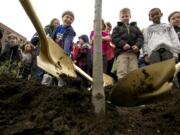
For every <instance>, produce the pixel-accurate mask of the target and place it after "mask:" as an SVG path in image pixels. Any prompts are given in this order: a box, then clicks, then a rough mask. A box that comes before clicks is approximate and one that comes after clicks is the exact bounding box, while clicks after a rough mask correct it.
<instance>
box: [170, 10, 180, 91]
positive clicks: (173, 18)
mask: <svg viewBox="0 0 180 135" xmlns="http://www.w3.org/2000/svg"><path fill="white" fill-rule="evenodd" d="M168 21H169V22H170V24H171V25H172V26H173V27H174V29H175V31H176V33H177V35H178V38H179V41H180V11H174V12H172V13H171V14H170V15H169V17H168ZM178 62H180V52H179V53H178ZM174 81H175V84H176V86H177V87H178V88H179V87H180V72H179V73H177V76H175V80H174Z"/></svg>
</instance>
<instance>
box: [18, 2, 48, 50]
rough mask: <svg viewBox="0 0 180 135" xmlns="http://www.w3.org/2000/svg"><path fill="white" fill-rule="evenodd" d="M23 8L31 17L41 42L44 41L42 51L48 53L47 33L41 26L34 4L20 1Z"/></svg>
mask: <svg viewBox="0 0 180 135" xmlns="http://www.w3.org/2000/svg"><path fill="white" fill-rule="evenodd" d="M19 1H20V3H21V5H22V7H23V8H24V10H25V11H26V13H27V15H28V16H29V18H30V20H31V22H32V23H33V25H34V27H35V29H36V31H37V33H38V34H39V38H40V41H43V45H41V49H42V50H44V51H46V52H47V48H48V47H47V44H48V41H47V38H46V34H45V31H44V29H43V27H42V25H41V22H40V20H39V18H38V17H37V15H36V13H35V11H34V9H33V7H32V4H31V2H30V0H19Z"/></svg>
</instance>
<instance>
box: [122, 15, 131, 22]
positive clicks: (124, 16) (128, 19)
mask: <svg viewBox="0 0 180 135" xmlns="http://www.w3.org/2000/svg"><path fill="white" fill-rule="evenodd" d="M130 18H131V15H130V13H120V20H121V21H122V22H123V23H129V21H130Z"/></svg>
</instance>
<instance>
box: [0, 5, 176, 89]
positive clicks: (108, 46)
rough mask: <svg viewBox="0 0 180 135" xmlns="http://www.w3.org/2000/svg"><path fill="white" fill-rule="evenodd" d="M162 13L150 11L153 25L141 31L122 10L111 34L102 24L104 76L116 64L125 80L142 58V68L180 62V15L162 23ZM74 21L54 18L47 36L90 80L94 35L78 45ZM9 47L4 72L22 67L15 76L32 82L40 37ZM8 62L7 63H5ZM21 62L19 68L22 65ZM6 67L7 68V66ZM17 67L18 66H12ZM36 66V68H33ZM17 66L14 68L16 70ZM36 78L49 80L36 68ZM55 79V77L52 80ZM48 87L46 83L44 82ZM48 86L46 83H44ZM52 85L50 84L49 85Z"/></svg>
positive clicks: (66, 14)
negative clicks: (169, 61) (165, 62)
mask: <svg viewBox="0 0 180 135" xmlns="http://www.w3.org/2000/svg"><path fill="white" fill-rule="evenodd" d="M162 15H163V14H162V12H161V10H160V9H159V8H153V9H151V10H150V11H149V20H150V21H152V25H150V26H148V27H147V28H145V29H143V30H142V31H141V30H140V29H139V27H138V26H137V23H136V22H130V18H131V11H130V9H129V8H123V9H121V10H120V13H119V18H120V21H119V22H118V23H117V25H116V26H115V27H114V28H113V31H112V33H111V29H112V26H111V23H110V22H107V23H105V22H104V20H102V25H101V30H102V33H101V34H102V55H103V72H104V73H107V74H109V75H112V73H111V70H112V66H113V64H114V61H116V66H117V72H116V75H117V78H118V79H121V78H123V77H124V76H125V75H126V74H127V73H129V72H131V71H133V70H135V69H137V68H139V65H138V61H139V58H140V56H142V58H143V64H144V65H148V64H153V63H156V62H160V61H164V60H167V59H170V58H173V57H174V58H175V59H176V60H177V62H178V61H179V58H178V55H179V53H180V42H179V40H180V12H179V11H175V12H173V13H171V14H170V15H169V18H168V20H169V22H170V24H165V23H161V17H162ZM73 21H74V14H73V12H71V11H65V12H64V13H63V14H62V24H61V25H60V23H59V20H58V19H56V18H54V19H53V20H52V21H51V23H50V25H48V26H46V27H45V31H46V34H47V35H48V36H51V37H52V39H53V40H54V41H55V42H56V43H57V44H58V45H60V46H61V47H62V48H63V49H64V51H65V53H66V54H67V55H68V56H69V57H70V58H72V60H73V62H74V63H75V64H77V66H79V67H80V68H81V69H82V70H84V71H85V72H86V73H87V74H89V75H90V76H91V75H92V60H93V57H92V56H93V55H92V54H93V48H94V46H95V44H94V31H92V32H91V33H90V38H89V37H88V36H87V35H85V34H83V35H80V36H79V37H78V39H79V40H78V42H76V43H73V39H74V37H75V36H76V33H75V31H74V29H73V27H72V26H71V25H72V23H73ZM8 41H9V42H8V44H7V45H6V46H5V49H4V50H3V51H2V52H1V55H0V62H1V68H0V69H1V70H2V69H3V65H7V67H8V68H7V69H8V72H12V71H11V69H13V70H14V69H15V68H14V67H19V68H18V72H17V74H16V76H17V75H18V76H21V77H22V78H28V79H30V78H31V75H32V72H33V68H34V67H36V66H34V65H36V56H38V55H39V37H38V34H37V33H36V34H35V35H34V36H33V38H32V40H31V42H27V43H26V44H25V45H23V46H19V45H17V37H16V36H15V35H13V34H10V35H9V37H8ZM7 60H8V63H6V62H5V61H7ZM17 61H18V62H17ZM19 61H20V64H19ZM5 63H6V64H5ZM13 63H15V64H13ZM34 63H35V64H34ZM14 65H15V66H14ZM34 74H35V75H36V76H38V77H40V78H41V79H43V75H44V76H45V77H46V78H48V77H47V76H49V77H50V75H48V74H47V73H46V72H45V71H43V70H42V69H39V68H38V67H36V68H35V70H34ZM51 78H52V77H51ZM57 81H58V84H59V83H60V84H59V86H64V84H65V83H64V82H63V79H60V80H57ZM43 82H44V84H47V82H46V81H43ZM45 82H46V83H45ZM48 85H49V84H48Z"/></svg>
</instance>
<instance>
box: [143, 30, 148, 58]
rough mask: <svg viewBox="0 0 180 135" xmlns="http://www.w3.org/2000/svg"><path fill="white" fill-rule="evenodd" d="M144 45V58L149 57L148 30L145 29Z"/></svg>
mask: <svg viewBox="0 0 180 135" xmlns="http://www.w3.org/2000/svg"><path fill="white" fill-rule="evenodd" d="M143 35H144V44H143V46H142V50H143V54H144V56H148V29H144V31H143Z"/></svg>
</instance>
